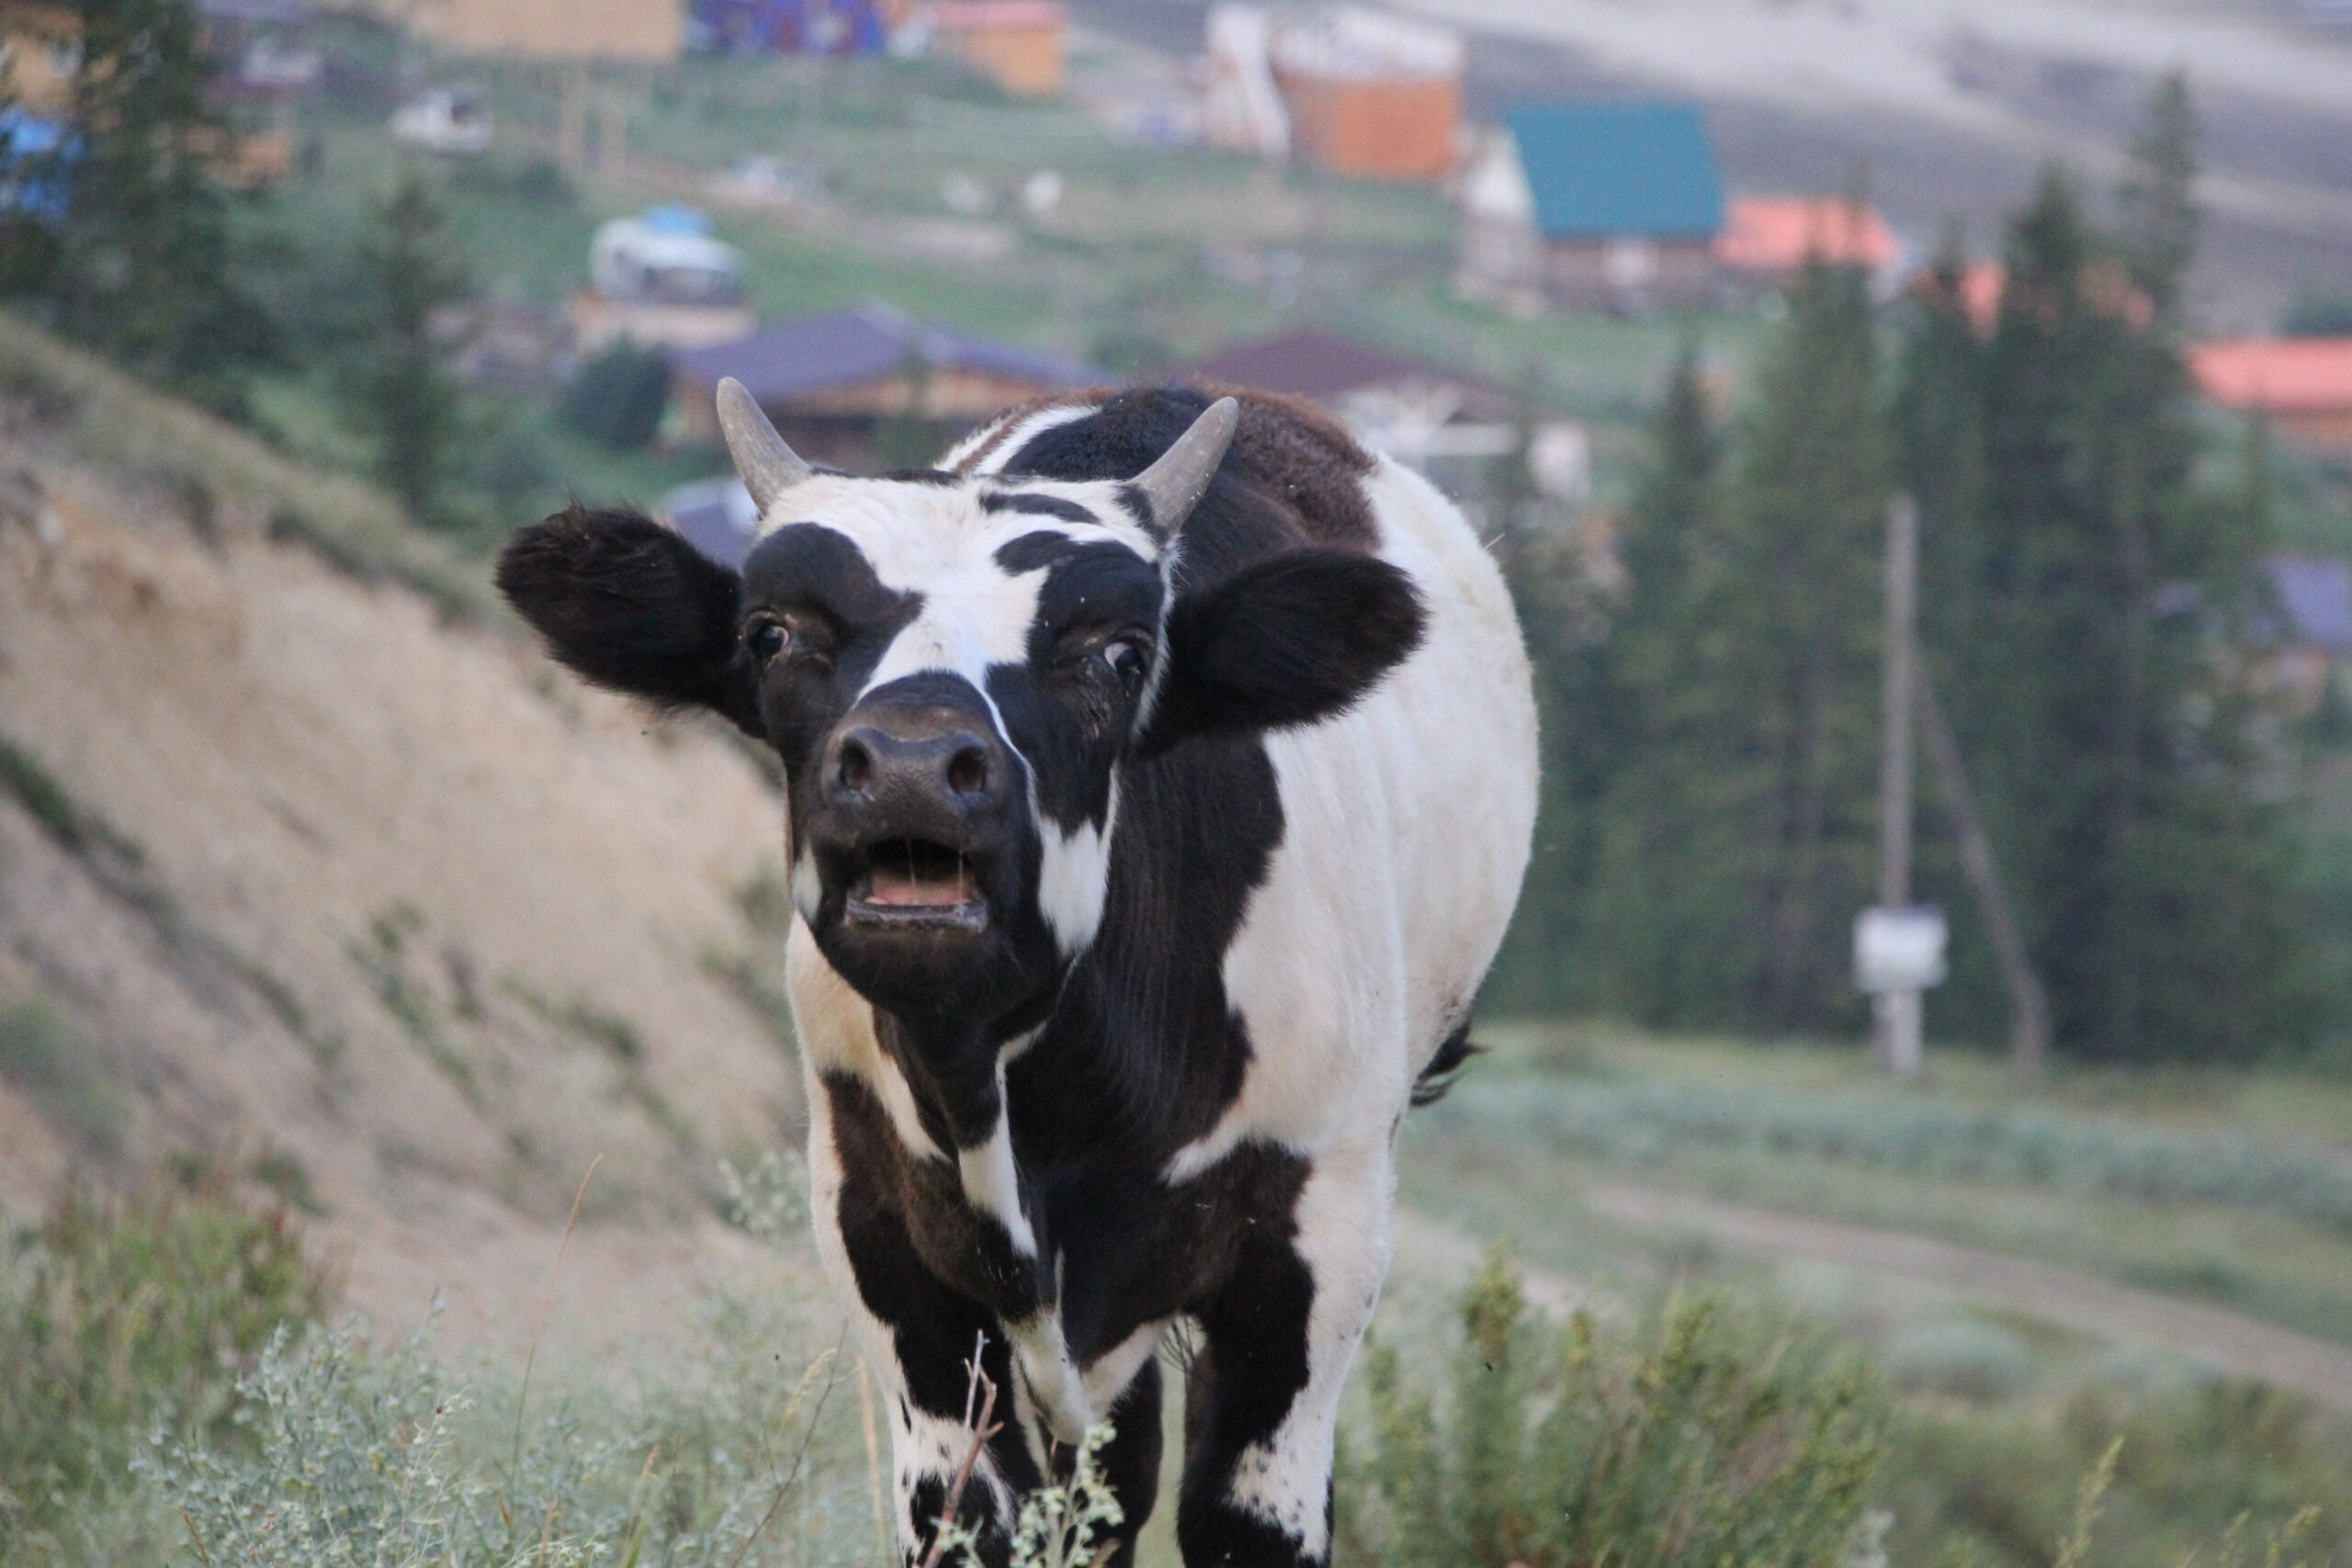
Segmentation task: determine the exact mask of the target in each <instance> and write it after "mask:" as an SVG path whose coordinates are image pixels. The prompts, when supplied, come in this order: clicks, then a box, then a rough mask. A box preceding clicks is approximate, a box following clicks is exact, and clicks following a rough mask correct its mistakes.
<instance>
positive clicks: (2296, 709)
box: [2263, 555, 2352, 714]
mask: <svg viewBox="0 0 2352 1568" xmlns="http://www.w3.org/2000/svg"><path fill="white" fill-rule="evenodd" d="M2263 566H2264V569H2265V575H2266V576H2267V579H2268V586H2269V589H2270V603H2271V606H2272V608H2273V610H2274V611H2275V612H2276V616H2277V619H2276V621H2275V623H2274V624H2273V626H2271V628H2270V637H2269V639H2268V640H2269V641H2270V643H2271V645H2272V650H2271V654H2270V657H2269V660H2268V661H2267V673H2268V676H2269V682H2270V685H2271V689H2272V690H2273V691H2274V692H2276V693H2278V694H2279V695H2280V696H2282V697H2283V698H2284V699H2285V700H2286V705H2287V707H2288V711H2290V712H2291V713H2298V714H2308V713H2310V712H2312V710H2313V709H2315V708H2317V707H2318V706H2319V705H2320V704H2321V703H2322V702H2323V701H2324V700H2325V698H2326V695H2327V692H2328V687H2329V685H2330V683H2331V682H2332V681H2333V680H2334V678H2335V672H2336V671H2338V670H2340V669H2342V668H2343V667H2344V665H2345V664H2346V662H2347V661H2352V563H2347V562H2346V561H2344V560H2342V559H2339V558H2335V557H2333V556H2313V555H2275V556H2272V557H2270V558H2269V559H2267V561H2265V562H2264V563H2263Z"/></svg>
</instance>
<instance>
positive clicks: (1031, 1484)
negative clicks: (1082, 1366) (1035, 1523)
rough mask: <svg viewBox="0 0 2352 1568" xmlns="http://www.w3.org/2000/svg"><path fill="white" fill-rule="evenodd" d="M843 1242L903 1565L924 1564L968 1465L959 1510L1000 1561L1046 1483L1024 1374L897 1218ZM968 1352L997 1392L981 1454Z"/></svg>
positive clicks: (866, 1224) (857, 1227)
mask: <svg viewBox="0 0 2352 1568" xmlns="http://www.w3.org/2000/svg"><path fill="white" fill-rule="evenodd" d="M842 1243H843V1247H844V1250H845V1251H846V1253H847V1255H848V1260H849V1267H850V1271H851V1273H852V1276H853V1277H854V1280H855V1283H856V1289H857V1295H858V1299H859V1302H860V1303H861V1304H862V1305H863V1307H864V1309H865V1316H866V1317H867V1319H868V1320H869V1322H870V1324H871V1325H872V1328H873V1329H874V1330H878V1333H876V1332H869V1333H868V1334H867V1336H866V1338H867V1339H868V1342H869V1344H870V1345H871V1344H875V1343H876V1342H878V1344H879V1346H880V1349H881V1354H880V1357H879V1358H878V1359H881V1360H882V1361H883V1362H884V1367H883V1380H882V1381H883V1383H884V1386H885V1388H886V1390H887V1392H888V1397H889V1399H890V1405H891V1409H890V1451H891V1459H892V1466H893V1471H894V1479H895V1481H896V1487H895V1491H896V1494H897V1498H898V1509H899V1521H898V1523H899V1532H898V1533H899V1547H900V1549H901V1550H902V1551H903V1552H904V1553H905V1556H906V1560H907V1561H908V1562H910V1563H911V1562H921V1561H922V1557H923V1555H924V1553H925V1552H927V1551H929V1550H930V1547H931V1543H932V1538H933V1535H934V1534H935V1533H936V1531H937V1528H938V1522H939V1520H940V1518H941V1517H942V1516H943V1515H944V1514H945V1513H946V1512H947V1506H948V1496H949V1494H950V1493H951V1492H953V1491H954V1490H955V1489H956V1477H957V1476H958V1474H959V1473H960V1472H963V1470H964V1467H965V1465H966V1464H967V1462H968V1463H969V1464H970V1466H971V1468H970V1472H969V1474H968V1475H967V1476H966V1478H965V1480H964V1483H963V1490H962V1493H961V1495H959V1496H958V1497H957V1498H956V1519H957V1521H958V1522H959V1523H960V1524H962V1525H963V1526H964V1527H965V1528H966V1529H969V1530H971V1531H973V1532H974V1533H975V1535H976V1536H977V1537H978V1540H979V1547H980V1553H979V1555H980V1560H981V1562H985V1563H989V1564H997V1563H1001V1562H1004V1561H1005V1560H1006V1558H1007V1556H1008V1555H1009V1554H1010V1551H1011V1545H1012V1526H1013V1521H1014V1518H1015V1517H1016V1514H1017V1511H1018V1509H1019V1506H1020V1502H1021V1498H1022V1496H1023V1495H1024V1494H1026V1493H1027V1492H1029V1491H1030V1490H1032V1489H1033V1488H1035V1486H1037V1485H1038V1484H1039V1483H1040V1481H1041V1480H1042V1479H1043V1472H1041V1470H1040V1469H1039V1467H1038V1464H1037V1459H1036V1456H1037V1455H1038V1453H1039V1452H1041V1451H1042V1450H1043V1438H1042V1433H1041V1431H1040V1430H1039V1429H1038V1428H1037V1427H1036V1425H1035V1417H1034V1415H1032V1414H1031V1413H1030V1412H1029V1411H1027V1410H1025V1409H1024V1408H1023V1405H1024V1404H1026V1402H1025V1401H1023V1400H1020V1399H1017V1398H1016V1397H1015V1387H1016V1382H1017V1380H1018V1379H1019V1377H1020V1375H1021V1374H1020V1371H1019V1369H1018V1367H1017V1366H1016V1365H1015V1362H1014V1359H1013V1355H1012V1348H1011V1346H1010V1344H1009V1343H1008V1342H1007V1340H1006V1338H1005V1336H1004V1334H1003V1332H1002V1331H1001V1329H1000V1328H999V1327H998V1326H997V1324H996V1321H995V1319H994V1318H993V1317H992V1316H991V1315H990V1314H989V1313H988V1312H987V1311H986V1309H984V1308H983V1307H982V1306H981V1305H980V1304H979V1303H977V1302H975V1301H973V1300H972V1299H971V1298H969V1297H968V1296H966V1295H964V1294H962V1293H961V1292H957V1291H956V1290H955V1289H954V1288H953V1287H952V1286H950V1285H949V1284H947V1283H946V1282H945V1281H944V1280H941V1279H939V1278H938V1277H937V1276H936V1275H934V1274H933V1273H932V1272H931V1271H930V1270H929V1269H926V1268H925V1267H924V1266H923V1264H922V1259H921V1258H919V1257H918V1256H917V1254H916V1251H915V1248H914V1246H913V1244H912V1242H911V1240H910V1238H909V1236H908V1235H907V1232H906V1230H905V1227H904V1226H903V1225H902V1224H899V1223H898V1221H897V1218H896V1216H895V1215H891V1214H889V1213H876V1214H872V1215H867V1216H862V1217H860V1218H859V1219H858V1220H856V1221H854V1222H853V1223H851V1224H845V1225H844V1226H843V1227H842ZM976 1350H977V1351H978V1356H979V1367H980V1371H981V1373H982V1374H983V1375H984V1376H985V1377H986V1378H987V1380H988V1382H989V1384H991V1385H993V1387H994V1389H995V1402H994V1405H993V1408H992V1410H991V1411H990V1416H991V1424H992V1425H994V1426H995V1427H997V1428H998V1429H997V1431H996V1433H995V1435H994V1436H993V1437H992V1438H989V1441H988V1442H987V1443H986V1444H985V1446H984V1447H983V1448H982V1449H981V1450H980V1451H979V1453H978V1457H977V1459H975V1458H974V1457H973V1438H974V1428H975V1427H976V1426H977V1423H978V1416H979V1414H980V1408H981V1404H982V1402H984V1401H985V1398H986V1395H985V1394H982V1395H980V1396H979V1399H978V1400H976V1399H975V1397H974V1395H975V1390H974V1386H973V1381H972V1376H971V1365H972V1358H973V1355H974V1353H975V1351H976ZM967 1417H968V1418H967Z"/></svg>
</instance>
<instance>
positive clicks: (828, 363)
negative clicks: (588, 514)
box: [670, 305, 1102, 403]
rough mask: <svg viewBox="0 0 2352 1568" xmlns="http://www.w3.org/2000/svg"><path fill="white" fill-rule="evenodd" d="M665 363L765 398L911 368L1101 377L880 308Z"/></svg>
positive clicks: (1077, 381)
mask: <svg viewBox="0 0 2352 1568" xmlns="http://www.w3.org/2000/svg"><path fill="white" fill-rule="evenodd" d="M670 363H671V365H672V367H673V368H674V369H675V370H676V371H677V372H678V373H679V374H680V375H682V376H685V377H688V378H692V379H694V380H696V381H700V382H703V383H705V384H707V385H715V384H716V383H717V382H718V379H719V378H721V377H725V376H732V377H734V378H736V379H737V380H739V381H741V382H742V383H743V385H744V386H745V387H746V388H747V389H750V391H751V394H752V397H754V398H756V399H758V400H760V401H761V402H763V403H781V402H787V401H789V400H792V399H794V398H800V397H807V396H809V395H810V394H812V393H816V392H822V391H826V390H829V389H833V388H836V387H849V386H856V385H859V384H862V383H864V382H867V381H875V380H879V379H881V378H884V377H886V376H891V375H896V374H899V373H900V372H902V371H905V370H906V369H908V368H909V367H910V366H922V367H925V368H928V369H933V370H978V371H984V372H987V373H989V374H992V375H996V376H1001V377H1006V378H1012V379H1015V380H1027V381H1035V382H1037V383H1039V384H1040V385H1043V386H1056V387H1058V386H1080V385H1083V384H1086V383H1088V382H1091V381H1097V380H1100V379H1102V376H1101V375H1100V373H1099V372H1097V371H1095V370H1093V369H1091V368H1090V367H1087V366H1084V365H1080V364H1078V363H1077V362H1075V361H1072V360H1068V359H1064V358H1061V357H1060V356H1059V355H1052V354H1047V353H1045V352H1043V351H1042V350H1038V349H1034V348H1023V347H1021V346H1020V345H1018V344H1009V343H1000V342H999V341H997V340H996V339H994V338H989V337H982V336H981V335H980V334H978V333H967V332H959V331H957V330H956V329H955V328H953V327H934V326H929V325H926V324H925V323H923V322H922V321H917V320H915V319H914V318H913V317H912V316H909V315H906V314H904V313H902V312H900V311H898V310H891V309H889V308H888V306H884V305H860V306H858V307H856V308H855V309H854V310H840V311H836V312H834V313H833V314H831V315H826V316H802V317H798V318H796V319H795V320H792V321H777V322H775V323H773V324H772V325H769V326H765V327H762V328H761V329H760V330H759V331H758V332H755V333H752V335H751V336H749V337H746V338H739V339H737V340H736V341H735V342H733V343H726V344H718V345H717V346H715V347H711V348H697V349H688V350H684V351H681V352H680V353H677V354H674V355H671V359H670Z"/></svg>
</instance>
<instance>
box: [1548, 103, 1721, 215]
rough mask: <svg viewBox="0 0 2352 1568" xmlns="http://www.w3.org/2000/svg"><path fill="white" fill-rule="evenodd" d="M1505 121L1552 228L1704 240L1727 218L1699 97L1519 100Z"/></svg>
mask: <svg viewBox="0 0 2352 1568" xmlns="http://www.w3.org/2000/svg"><path fill="white" fill-rule="evenodd" d="M1503 124H1504V126H1505V127H1506V128H1507V129H1509V130H1510V136H1511V141H1513V143H1514V144H1516V146H1517V147H1518V150H1519V161H1520V164H1521V167H1522V168H1524V169H1525V170H1526V173H1527V187H1528V192H1529V194H1530V195H1532V197H1534V199H1535V224H1536V227H1537V228H1538V229H1539V230H1540V231H1542V232H1543V233H1544V235H1545V236H1547V237H1549V238H1552V239H1593V240H1600V239H1609V238H1611V237H1613V236H1617V235H1623V234H1640V235H1650V236H1654V237H1657V238H1661V239H1664V238H1674V239H1699V240H1703V239H1709V238H1712V237H1713V235H1714V233H1715V231H1717V230H1719V229H1721V228H1722V227H1723V221H1724V187H1723V177H1722V175H1720V174H1719V173H1717V171H1716V168H1715V152H1714V148H1713V145H1712V144H1711V143H1710V142H1709V141H1708V140H1707V126H1706V121H1705V119H1704V118H1702V116H1701V114H1700V111H1699V107H1698V106H1697V105H1696V104H1688V103H1678V102H1670V101H1666V100H1652V99H1594V100H1591V101H1589V102H1575V103H1554V104H1522V105H1521V106H1520V107H1517V108H1514V109H1510V110H1509V111H1507V112H1506V113H1505V114H1504V116H1503Z"/></svg>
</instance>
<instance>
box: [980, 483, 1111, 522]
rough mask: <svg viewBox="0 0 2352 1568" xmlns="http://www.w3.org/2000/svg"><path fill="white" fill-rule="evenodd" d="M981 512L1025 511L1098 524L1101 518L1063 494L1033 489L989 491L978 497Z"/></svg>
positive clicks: (1071, 520) (1037, 514) (1069, 520)
mask: <svg viewBox="0 0 2352 1568" xmlns="http://www.w3.org/2000/svg"><path fill="white" fill-rule="evenodd" d="M980 510H981V511H983V512H1025V513H1029V514H1030V515H1031V516H1033V517H1058V518H1060V519H1061V520H1062V521H1063V522H1065V523H1088V524H1092V525H1096V526H1100V525H1102V522H1103V519H1102V518H1100V517H1098V516H1096V515H1095V514H1094V513H1092V512H1091V511H1089V510H1088V509H1087V508H1085V507H1083V506H1081V505H1080V504H1079V503H1078V502H1075V501H1072V500H1070V499H1069V497H1068V496H1065V495H1039V494H1038V493H1036V492H1035V491H1023V490H1015V491H989V493H988V494H986V495H983V496H982V497H980Z"/></svg>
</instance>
